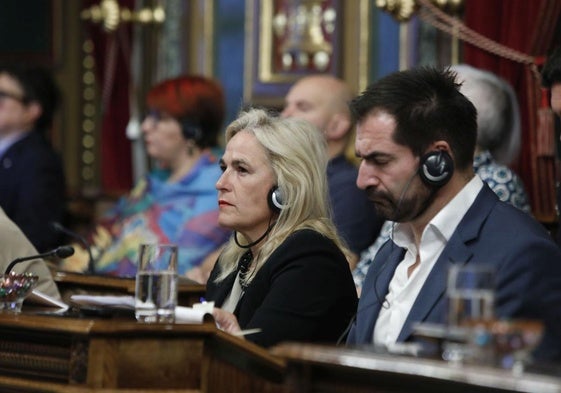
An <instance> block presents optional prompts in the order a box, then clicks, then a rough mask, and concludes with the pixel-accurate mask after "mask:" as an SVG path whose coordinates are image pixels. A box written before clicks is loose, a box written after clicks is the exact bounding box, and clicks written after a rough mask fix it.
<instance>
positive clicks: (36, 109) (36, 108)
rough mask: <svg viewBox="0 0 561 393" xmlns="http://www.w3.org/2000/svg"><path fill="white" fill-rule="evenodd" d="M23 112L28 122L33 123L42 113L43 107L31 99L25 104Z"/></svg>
mask: <svg viewBox="0 0 561 393" xmlns="http://www.w3.org/2000/svg"><path fill="white" fill-rule="evenodd" d="M25 113H26V116H27V118H28V120H29V122H31V123H35V121H36V120H37V119H38V118H39V117H40V116H41V114H42V113H43V107H42V106H41V105H40V104H39V103H38V102H37V101H31V102H30V103H29V104H27V105H26V109H25Z"/></svg>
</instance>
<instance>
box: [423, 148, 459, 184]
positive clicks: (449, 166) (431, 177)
mask: <svg viewBox="0 0 561 393" xmlns="http://www.w3.org/2000/svg"><path fill="white" fill-rule="evenodd" d="M453 173H454V160H452V157H451V156H450V154H448V152H446V151H445V150H435V151H431V152H428V153H427V154H425V155H424V156H423V157H422V158H421V163H420V165H419V176H420V177H421V180H423V182H424V183H425V184H426V185H428V186H433V187H442V186H443V185H445V184H446V183H448V181H449V180H450V178H451V177H452V175H453Z"/></svg>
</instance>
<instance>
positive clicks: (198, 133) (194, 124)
mask: <svg viewBox="0 0 561 393" xmlns="http://www.w3.org/2000/svg"><path fill="white" fill-rule="evenodd" d="M179 124H181V132H182V133H183V137H184V138H185V139H193V140H194V141H195V143H199V142H200V141H201V138H202V137H203V130H202V129H201V125H200V124H199V122H198V121H196V120H194V119H192V118H189V117H185V118H182V119H179Z"/></svg>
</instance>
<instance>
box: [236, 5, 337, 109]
mask: <svg viewBox="0 0 561 393" xmlns="http://www.w3.org/2000/svg"><path fill="white" fill-rule="evenodd" d="M342 8H343V1H342V0H247V2H246V41H245V42H246V58H245V60H246V61H245V63H246V67H245V70H246V71H245V72H246V74H245V76H244V78H245V84H244V100H245V101H246V103H251V104H254V105H255V104H259V105H265V106H273V107H275V106H280V105H282V102H283V98H284V95H285V94H286V92H287V91H288V88H289V87H290V85H291V84H292V83H294V82H295V81H296V80H297V79H298V78H300V77H302V76H304V75H307V74H314V73H331V74H334V75H340V74H341V70H342V64H341V63H342V62H341V56H340V50H341V41H342V30H341V20H340V19H341V10H342Z"/></svg>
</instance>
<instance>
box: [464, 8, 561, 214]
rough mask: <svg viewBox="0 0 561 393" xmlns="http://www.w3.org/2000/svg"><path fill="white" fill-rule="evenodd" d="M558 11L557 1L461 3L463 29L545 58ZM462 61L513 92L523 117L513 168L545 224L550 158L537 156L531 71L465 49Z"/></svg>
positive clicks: (550, 206) (551, 194)
mask: <svg viewBox="0 0 561 393" xmlns="http://www.w3.org/2000/svg"><path fill="white" fill-rule="evenodd" d="M560 12H561V2H560V1H559V0H532V1H528V0H508V1H498V0H497V1H489V0H466V1H465V24H466V25H467V26H468V27H469V28H471V29H473V30H475V31H477V32H478V33H480V34H483V35H484V36H486V37H488V38H490V39H492V40H495V41H497V42H499V43H501V44H503V45H506V46H508V47H510V48H513V49H515V50H517V51H520V52H523V53H525V54H527V55H531V56H544V55H546V53H547V52H548V49H549V48H550V47H552V46H553V44H552V40H553V36H554V30H555V26H556V23H557V19H558V17H559V15H560ZM463 50H464V62H465V63H468V64H471V65H473V66H475V67H479V68H482V69H486V70H489V71H492V72H494V73H496V74H498V75H500V76H502V77H503V78H504V79H506V80H508V81H509V82H510V83H511V84H512V85H513V87H514V89H515V91H516V93H517V96H518V100H519V104H520V110H521V116H522V141H521V142H522V143H521V151H520V156H519V159H518V161H517V162H516V163H514V164H513V165H512V167H513V169H514V170H515V171H516V172H517V173H518V174H519V175H520V177H521V178H522V180H523V181H524V184H525V186H526V189H527V191H528V194H529V196H530V199H531V202H532V210H533V213H534V215H535V216H536V218H537V219H539V220H540V221H542V222H546V223H550V222H553V221H555V220H556V212H555V173H554V167H555V158H554V157H543V156H538V154H537V145H536V144H537V133H538V108H539V103H540V88H539V83H540V81H539V79H538V76H539V75H538V74H536V72H532V68H531V67H530V66H527V65H524V64H520V63H516V62H514V61H512V60H508V59H505V58H503V57H501V56H498V55H495V54H493V53H490V52H489V51H486V50H483V49H480V48H478V47H475V46H473V45H471V44H467V43H466V44H464V48H463Z"/></svg>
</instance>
